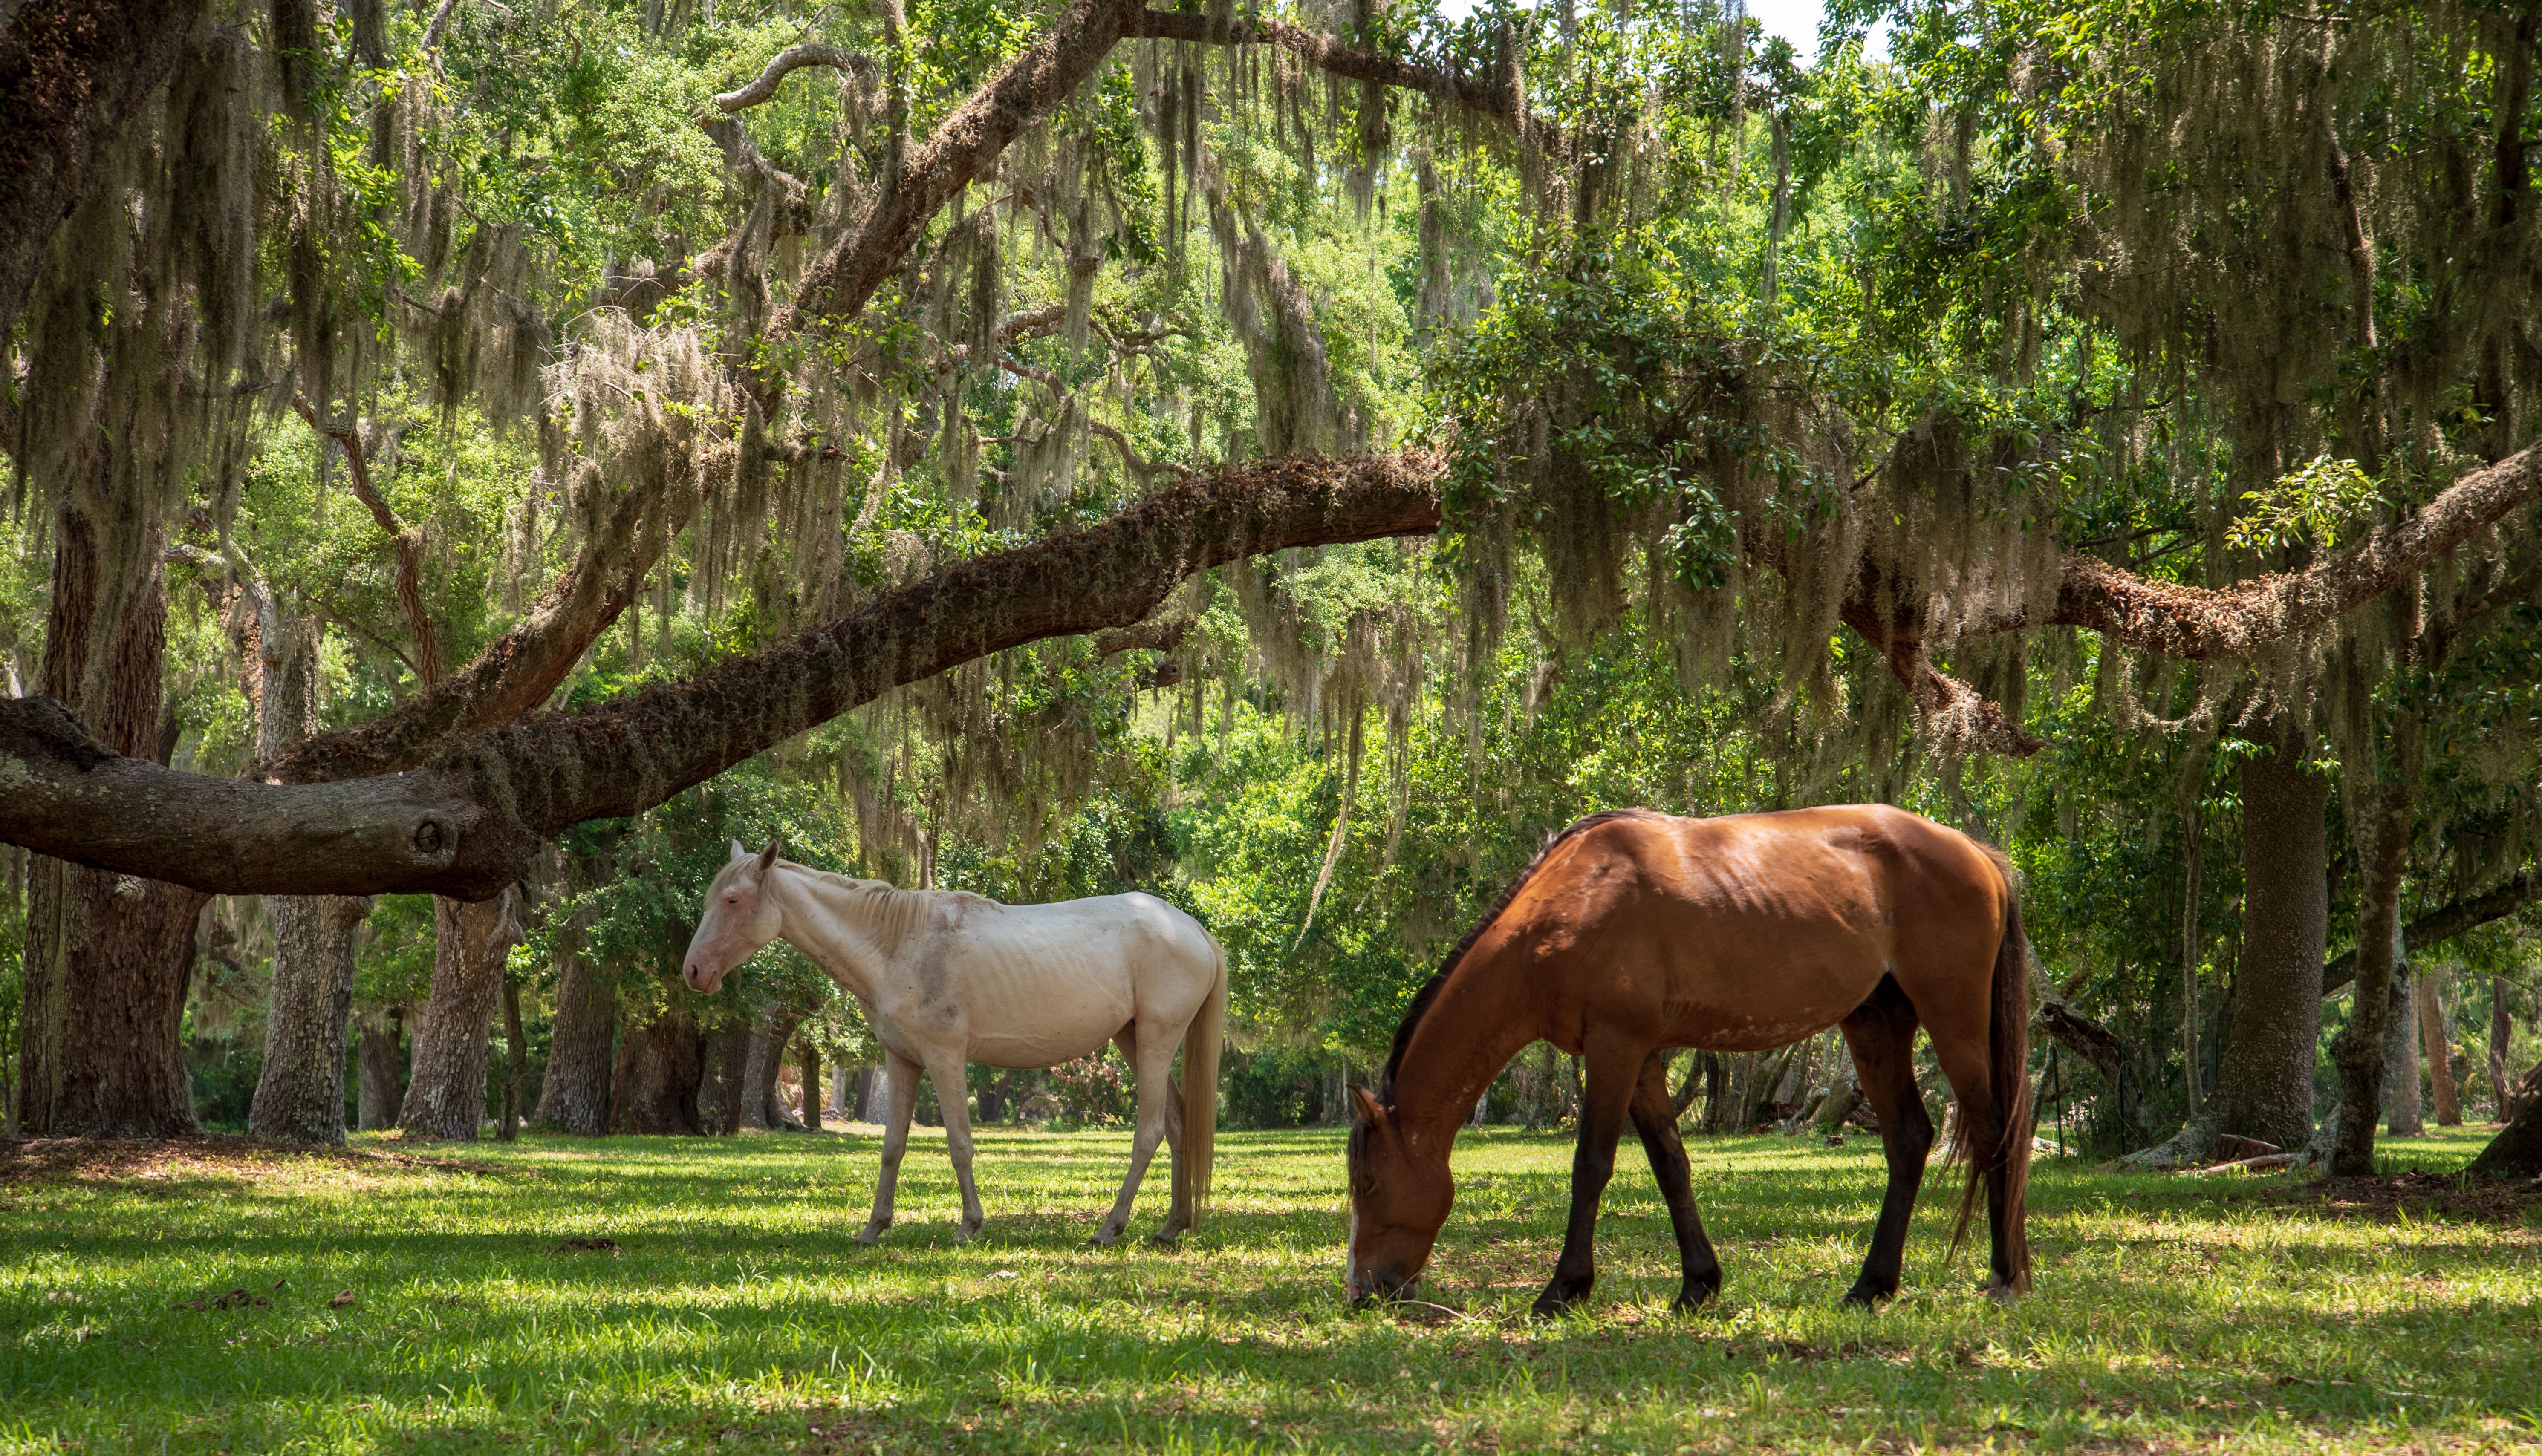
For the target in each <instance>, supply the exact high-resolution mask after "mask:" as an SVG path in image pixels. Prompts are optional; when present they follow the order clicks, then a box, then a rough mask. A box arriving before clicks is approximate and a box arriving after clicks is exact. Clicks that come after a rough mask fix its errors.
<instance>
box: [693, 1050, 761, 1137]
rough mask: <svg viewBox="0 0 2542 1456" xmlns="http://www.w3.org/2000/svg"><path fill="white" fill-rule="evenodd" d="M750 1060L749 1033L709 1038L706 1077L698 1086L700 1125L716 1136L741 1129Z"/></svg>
mask: <svg viewBox="0 0 2542 1456" xmlns="http://www.w3.org/2000/svg"><path fill="white" fill-rule="evenodd" d="M749 1064H750V1033H748V1032H746V1031H737V1032H726V1033H724V1034H723V1035H721V1036H716V1037H709V1038H707V1039H706V1079H705V1080H704V1081H703V1082H701V1083H700V1084H699V1086H698V1126H699V1127H701V1128H705V1129H706V1130H707V1131H709V1132H711V1133H714V1134H716V1135H717V1136H723V1137H729V1136H731V1135H732V1134H733V1133H735V1132H738V1131H740V1130H741V1123H742V1117H743V1112H742V1083H743V1079H744V1076H745V1073H746V1071H747V1069H748V1067H749Z"/></svg>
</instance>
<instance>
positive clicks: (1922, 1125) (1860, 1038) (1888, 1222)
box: [1842, 976, 1933, 1309]
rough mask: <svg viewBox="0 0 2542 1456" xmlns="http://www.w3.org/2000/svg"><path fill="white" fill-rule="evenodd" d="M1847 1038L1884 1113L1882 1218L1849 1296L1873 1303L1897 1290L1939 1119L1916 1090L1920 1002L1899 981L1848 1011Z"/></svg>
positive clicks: (1865, 1089) (1867, 1091) (1878, 1113)
mask: <svg viewBox="0 0 2542 1456" xmlns="http://www.w3.org/2000/svg"><path fill="white" fill-rule="evenodd" d="M1842 1027H1843V1031H1844V1044H1845V1046H1846V1047H1848V1048H1850V1049H1851V1050H1852V1052H1853V1064H1854V1068H1855V1069H1856V1070H1857V1071H1859V1072H1860V1073H1861V1075H1862V1096H1863V1100H1864V1101H1866V1102H1868V1103H1870V1104H1871V1112H1872V1116H1874V1117H1876V1118H1878V1119H1879V1120H1880V1144H1881V1148H1882V1150H1883V1151H1884V1152H1886V1153H1887V1154H1888V1158H1889V1191H1888V1193H1886V1194H1884V1195H1883V1196H1882V1197H1881V1200H1880V1221H1879V1222H1878V1223H1877V1224H1875V1225H1873V1227H1872V1230H1871V1252H1870V1253H1869V1254H1867V1255H1865V1256H1864V1257H1863V1261H1862V1276H1861V1277H1860V1278H1857V1279H1855V1280H1854V1281H1853V1287H1852V1288H1851V1289H1848V1290H1846V1291H1845V1295H1844V1302H1845V1303H1847V1304H1858V1305H1861V1306H1862V1307H1864V1308H1866V1309H1868V1308H1870V1307H1871V1306H1873V1305H1875V1304H1878V1303H1879V1302H1880V1301H1882V1300H1884V1299H1887V1298H1889V1297H1890V1296H1892V1295H1894V1294H1896V1293H1897V1292H1898V1275H1899V1271H1900V1269H1901V1267H1902V1266H1903V1264H1904V1262H1905V1259H1904V1256H1905V1254H1906V1249H1907V1222H1908V1221H1909V1220H1910V1219H1912V1218H1913V1217H1914V1214H1915V1194H1916V1192H1917V1191H1918V1190H1919V1189H1921V1188H1922V1187H1923V1184H1924V1157H1925V1155H1926V1154H1927V1153H1929V1152H1931V1151H1932V1150H1933V1120H1932V1119H1931V1118H1930V1117H1929V1116H1927V1115H1926V1114H1925V1112H1924V1099H1923V1097H1922V1096H1921V1095H1920V1094H1919V1093H1917V1092H1916V1090H1915V1007H1914V1005H1913V1004H1912V1003H1911V1002H1909V1001H1908V1000H1907V993H1906V992H1905V991H1902V990H1900V989H1899V988H1898V983H1897V982H1896V981H1894V980H1892V979H1890V978H1889V977H1886V976H1884V977H1882V978H1880V984H1879V985H1878V986H1876V987H1874V988H1873V989H1872V992H1871V998H1870V999H1869V1000H1866V1001H1864V1002H1863V1003H1862V1004H1861V1005H1859V1006H1856V1007H1854V1008H1853V1010H1852V1011H1851V1012H1849V1013H1847V1014H1846V1016H1845V1018H1844V1021H1843V1023H1842Z"/></svg>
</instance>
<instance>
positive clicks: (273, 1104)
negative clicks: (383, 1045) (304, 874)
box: [247, 895, 394, 1145]
mask: <svg viewBox="0 0 2542 1456" xmlns="http://www.w3.org/2000/svg"><path fill="white" fill-rule="evenodd" d="M264 910H265V917H266V921H267V923H269V924H270V925H271V926H272V927H273V990H272V999H271V1001H270V1002H269V1003H268V1005H267V1008H266V1011H265V1021H264V1065H263V1067H262V1070H261V1071H260V1072H259V1074H258V1077H257V1083H256V1100H255V1102H254V1103H253V1104H251V1105H250V1107H249V1110H248V1120H247V1126H248V1131H249V1132H251V1133H253V1134H255V1135H256V1136H258V1137H270V1138H275V1139H278V1140H280V1141H285V1142H317V1143H326V1144H330V1145H338V1144H341V1143H342V1142H343V1140H344V1035H345V1030H346V1028H347V1026H348V1025H349V1024H350V1023H351V1021H352V1015H353V938H354V936H355V934H356V933H357V932H358V931H359V930H360V929H361V927H362V921H363V920H364V919H365V918H367V917H368V916H369V915H370V912H371V902H370V900H369V899H368V898H367V897H359V896H344V895H277V896H275V897H273V898H272V899H270V900H269V901H267V902H266V904H265V908H264ZM392 1066H394V1063H392ZM392 1074H394V1073H392ZM357 1095H358V1093H357Z"/></svg>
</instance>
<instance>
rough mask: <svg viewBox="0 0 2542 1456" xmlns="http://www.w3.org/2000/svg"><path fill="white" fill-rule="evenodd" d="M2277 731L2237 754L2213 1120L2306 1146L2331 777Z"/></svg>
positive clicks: (2246, 1133) (2222, 1128)
mask: <svg viewBox="0 0 2542 1456" xmlns="http://www.w3.org/2000/svg"><path fill="white" fill-rule="evenodd" d="M2308 748H2309V745H2308V744H2306V743H2305V742H2303V741H2302V740H2301V739H2299V738H2296V737H2294V736H2291V735H2287V736H2281V737H2280V739H2279V740H2278V741H2277V742H2276V743H2274V744H2272V745H2270V748H2269V752H2268V753H2266V754H2258V755H2253V756H2252V757H2250V758H2247V759H2244V760H2243V761H2242V766H2241V787H2242V885H2243V910H2242V953H2241V956H2240V958H2239V961H2238V964H2237V967H2236V971H2235V980H2234V986H2233V1004H2232V1008H2231V1012H2230V1016H2229V1018H2228V1020H2227V1023H2226V1029H2225V1033H2224V1054H2223V1056H2222V1058H2221V1060H2220V1061H2219V1062H2218V1064H2217V1066H2216V1071H2215V1088H2214V1092H2213V1095H2212V1096H2211V1097H2210V1098H2209V1099H2208V1101H2207V1108H2206V1112H2207V1116H2206V1119H2205V1121H2206V1124H2207V1125H2208V1126H2209V1127H2211V1128H2213V1130H2214V1131H2215V1132H2216V1133H2219V1134H2223V1133H2230V1134H2233V1135H2236V1136H2241V1137H2255V1138H2258V1139H2259V1140H2260V1141H2262V1142H2269V1143H2275V1144H2276V1145H2278V1146H2279V1147H2301V1146H2303V1145H2304V1143H2305V1141H2306V1140H2307V1139H2309V1138H2310V1137H2311V1136H2312V1075H2313V1059H2314V1051H2315V1048H2316V1046H2317V1045H2318V1043H2319V1041H2320V1037H2321V974H2322V972H2321V968H2322V950H2323V945H2324V942H2325V941H2326V940H2327V939H2328V938H2329V934H2330V873H2329V863H2330V835H2329V829H2328V824H2329V817H2328V816H2329V812H2330V780H2329V779H2327V778H2325V777H2324V776H2322V775H2321V774H2319V773H2317V772H2314V771H2313V770H2312V768H2311V766H2310V765H2309V764H2306V763H2305V759H2306V757H2307V754H2306V750H2307V749H2308Z"/></svg>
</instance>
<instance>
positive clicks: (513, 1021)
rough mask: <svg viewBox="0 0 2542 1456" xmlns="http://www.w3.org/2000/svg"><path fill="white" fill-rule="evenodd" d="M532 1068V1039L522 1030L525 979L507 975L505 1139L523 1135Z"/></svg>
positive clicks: (504, 1020) (504, 1007) (504, 1048)
mask: <svg viewBox="0 0 2542 1456" xmlns="http://www.w3.org/2000/svg"><path fill="white" fill-rule="evenodd" d="M529 1070H530V1039H529V1038H528V1037H527V1036H525V1035H523V1034H522V1031H521V983H519V982H517V981H514V980H513V979H512V978H511V977H510V976H508V975H507V976H505V977H504V978H503V1121H502V1131H501V1133H500V1134H499V1135H500V1136H501V1137H502V1139H503V1140H504V1141H505V1142H511V1141H514V1140H516V1139H517V1138H519V1136H520V1135H521V1098H522V1096H523V1085H524V1080H525V1079H526V1078H527V1077H528V1076H529Z"/></svg>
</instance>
